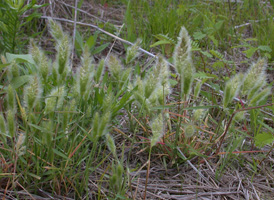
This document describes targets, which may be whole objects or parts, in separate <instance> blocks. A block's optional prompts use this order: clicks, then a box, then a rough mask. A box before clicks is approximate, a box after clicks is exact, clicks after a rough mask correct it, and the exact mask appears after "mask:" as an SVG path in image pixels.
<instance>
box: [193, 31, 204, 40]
mask: <svg viewBox="0 0 274 200" xmlns="http://www.w3.org/2000/svg"><path fill="white" fill-rule="evenodd" d="M205 37H206V34H204V33H202V32H201V31H199V32H195V33H194V34H193V38H194V39H195V40H201V39H203V38H205Z"/></svg>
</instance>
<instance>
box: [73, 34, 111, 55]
mask: <svg viewBox="0 0 274 200" xmlns="http://www.w3.org/2000/svg"><path fill="white" fill-rule="evenodd" d="M98 36H99V32H98V31H96V32H95V33H94V35H91V36H89V37H88V38H87V39H86V41H85V39H84V38H83V36H81V34H80V33H79V32H78V31H76V38H75V39H76V42H75V50H76V54H77V56H78V57H80V55H82V54H83V52H84V48H88V50H89V52H90V54H91V55H95V54H99V53H100V52H102V51H103V50H104V49H106V48H107V47H108V45H109V43H104V44H101V45H100V46H98V47H96V42H97V39H98ZM84 44H85V45H84Z"/></svg>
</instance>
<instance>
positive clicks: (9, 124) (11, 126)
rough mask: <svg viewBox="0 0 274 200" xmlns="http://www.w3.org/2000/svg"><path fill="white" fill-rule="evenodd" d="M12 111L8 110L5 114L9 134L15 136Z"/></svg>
mask: <svg viewBox="0 0 274 200" xmlns="http://www.w3.org/2000/svg"><path fill="white" fill-rule="evenodd" d="M14 120H15V119H14V112H13V111H12V110H9V111H8V116H7V127H8V131H9V135H10V136H11V137H14V136H15V133H16V131H15V122H14Z"/></svg>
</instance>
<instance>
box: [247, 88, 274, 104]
mask: <svg viewBox="0 0 274 200" xmlns="http://www.w3.org/2000/svg"><path fill="white" fill-rule="evenodd" d="M270 94H271V87H266V88H265V89H263V90H262V91H261V92H258V93H257V94H256V95H254V97H253V98H252V99H251V100H250V103H249V105H250V106H258V105H260V103H261V102H262V101H264V100H265V99H266V98H267V97H268V96H269V95H270Z"/></svg>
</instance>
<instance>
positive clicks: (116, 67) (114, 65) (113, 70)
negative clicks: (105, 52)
mask: <svg viewBox="0 0 274 200" xmlns="http://www.w3.org/2000/svg"><path fill="white" fill-rule="evenodd" d="M107 64H108V68H109V71H110V74H111V75H112V76H113V78H114V79H115V80H116V81H119V80H120V76H121V75H122V70H123V68H122V64H121V62H120V60H119V59H118V58H117V57H116V56H115V55H113V54H111V55H110V56H109V58H108V62H107Z"/></svg>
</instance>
